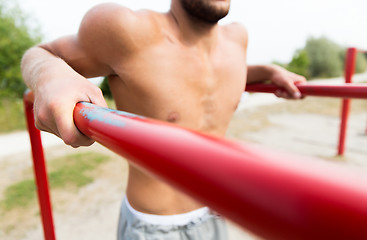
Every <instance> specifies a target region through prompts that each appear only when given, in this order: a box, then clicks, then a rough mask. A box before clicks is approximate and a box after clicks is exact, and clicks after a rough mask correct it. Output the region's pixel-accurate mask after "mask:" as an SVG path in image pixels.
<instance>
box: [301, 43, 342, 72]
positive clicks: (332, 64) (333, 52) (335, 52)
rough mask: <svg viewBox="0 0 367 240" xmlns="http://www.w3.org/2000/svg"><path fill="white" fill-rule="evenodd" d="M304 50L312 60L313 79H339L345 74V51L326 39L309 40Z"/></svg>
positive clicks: (310, 66)
mask: <svg viewBox="0 0 367 240" xmlns="http://www.w3.org/2000/svg"><path fill="white" fill-rule="evenodd" d="M304 50H305V51H306V53H307V56H308V57H309V59H310V65H309V72H310V75H311V77H313V78H316V77H337V76H341V75H342V73H343V69H344V68H343V62H344V58H343V53H344V52H345V49H343V48H342V47H341V46H339V45H338V44H336V43H334V42H333V41H331V40H330V39H328V38H326V37H321V38H309V39H308V40H307V42H306V46H305V48H304Z"/></svg>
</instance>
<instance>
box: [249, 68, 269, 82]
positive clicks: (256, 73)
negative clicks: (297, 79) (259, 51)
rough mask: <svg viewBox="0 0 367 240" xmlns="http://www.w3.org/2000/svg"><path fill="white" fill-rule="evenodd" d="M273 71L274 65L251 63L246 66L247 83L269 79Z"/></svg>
mask: <svg viewBox="0 0 367 240" xmlns="http://www.w3.org/2000/svg"><path fill="white" fill-rule="evenodd" d="M273 72H274V65H252V66H248V67H247V83H256V82H264V81H267V80H270V78H271V76H272V74H273Z"/></svg>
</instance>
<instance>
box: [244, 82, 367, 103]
mask: <svg viewBox="0 0 367 240" xmlns="http://www.w3.org/2000/svg"><path fill="white" fill-rule="evenodd" d="M296 86H297V88H298V90H299V91H300V92H301V94H302V95H304V96H317V97H338V98H359V99H367V84H363V85H362V84H351V83H349V84H343V85H312V84H296ZM278 89H281V88H280V87H278V86H276V85H274V84H261V83H256V84H249V85H247V86H246V91H248V92H263V93H274V92H275V91H276V90H278Z"/></svg>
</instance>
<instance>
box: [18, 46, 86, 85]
mask: <svg viewBox="0 0 367 240" xmlns="http://www.w3.org/2000/svg"><path fill="white" fill-rule="evenodd" d="M21 68H22V75H23V79H24V82H25V83H26V85H27V86H28V87H29V88H30V89H31V90H33V91H34V92H38V90H39V89H40V88H41V86H43V84H44V83H46V82H48V81H50V80H51V79H65V78H70V77H73V78H75V77H81V76H80V75H79V74H78V73H77V72H75V71H74V70H73V69H72V68H71V67H70V66H69V65H68V64H67V63H66V62H65V61H64V60H62V59H61V58H59V57H57V56H55V55H53V54H52V53H50V52H49V51H47V50H45V49H43V48H41V47H33V48H31V49H29V50H28V51H27V52H26V53H25V54H24V56H23V59H22V63H21Z"/></svg>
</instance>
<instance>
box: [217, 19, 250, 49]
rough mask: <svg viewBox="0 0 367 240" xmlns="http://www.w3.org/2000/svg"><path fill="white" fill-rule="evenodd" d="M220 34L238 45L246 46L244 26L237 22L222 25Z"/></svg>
mask: <svg viewBox="0 0 367 240" xmlns="http://www.w3.org/2000/svg"><path fill="white" fill-rule="evenodd" d="M221 27H222V32H223V34H224V36H225V37H226V38H228V39H229V40H231V41H235V42H237V43H239V44H246V46H247V41H248V32H247V29H246V27H245V26H244V25H242V24H241V23H238V22H233V23H230V24H226V25H222V26H221Z"/></svg>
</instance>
